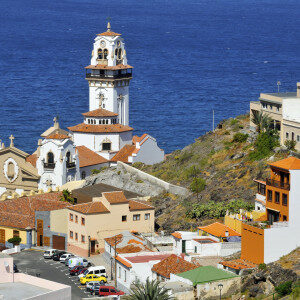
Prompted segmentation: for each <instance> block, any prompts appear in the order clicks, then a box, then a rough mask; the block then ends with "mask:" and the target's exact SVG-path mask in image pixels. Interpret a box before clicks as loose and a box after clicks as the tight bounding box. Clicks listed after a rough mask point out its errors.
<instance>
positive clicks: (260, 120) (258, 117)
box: [251, 111, 273, 133]
mask: <svg viewBox="0 0 300 300" xmlns="http://www.w3.org/2000/svg"><path fill="white" fill-rule="evenodd" d="M251 121H252V122H253V123H254V124H255V125H256V131H257V132H258V133H260V132H262V131H268V130H269V129H270V125H271V122H272V121H273V120H272V119H271V118H270V117H269V116H267V115H266V114H264V113H263V112H261V111H260V112H255V113H253V116H252V120H251Z"/></svg>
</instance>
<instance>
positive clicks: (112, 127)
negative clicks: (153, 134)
mask: <svg viewBox="0 0 300 300" xmlns="http://www.w3.org/2000/svg"><path fill="white" fill-rule="evenodd" d="M68 129H69V130H71V131H73V132H90V133H109V132H126V131H132V130H133V128H131V127H129V126H127V125H122V124H109V125H91V124H85V123H81V124H78V125H75V126H72V127H68Z"/></svg>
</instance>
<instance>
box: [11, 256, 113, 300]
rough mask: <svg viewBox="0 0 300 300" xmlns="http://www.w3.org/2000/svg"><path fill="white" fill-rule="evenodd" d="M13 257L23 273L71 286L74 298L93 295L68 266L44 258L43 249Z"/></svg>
mask: <svg viewBox="0 0 300 300" xmlns="http://www.w3.org/2000/svg"><path fill="white" fill-rule="evenodd" d="M13 258H14V263H15V264H16V265H17V266H18V269H19V271H20V272H22V273H27V274H29V275H33V276H40V277H41V278H44V279H48V280H52V281H55V282H59V283H62V284H67V285H69V286H71V289H72V300H73V299H82V298H90V297H92V296H91V295H90V293H89V292H87V291H86V288H85V286H84V285H81V284H80V282H79V280H78V277H77V276H70V274H69V270H68V267H66V266H65V265H64V264H62V263H60V262H58V261H53V260H52V259H44V257H43V252H42V251H36V250H26V251H22V252H20V253H17V254H14V255H13ZM108 280H109V278H108ZM108 284H109V282H108Z"/></svg>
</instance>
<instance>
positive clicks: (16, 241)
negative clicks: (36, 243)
mask: <svg viewBox="0 0 300 300" xmlns="http://www.w3.org/2000/svg"><path fill="white" fill-rule="evenodd" d="M7 241H8V242H9V243H11V244H13V245H14V246H16V245H20V243H21V238H20V237H18V236H14V237H12V238H10V239H8V240H7Z"/></svg>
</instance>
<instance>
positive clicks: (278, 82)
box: [277, 81, 281, 94]
mask: <svg viewBox="0 0 300 300" xmlns="http://www.w3.org/2000/svg"><path fill="white" fill-rule="evenodd" d="M280 86H281V82H280V81H277V88H278V94H279V87H280Z"/></svg>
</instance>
